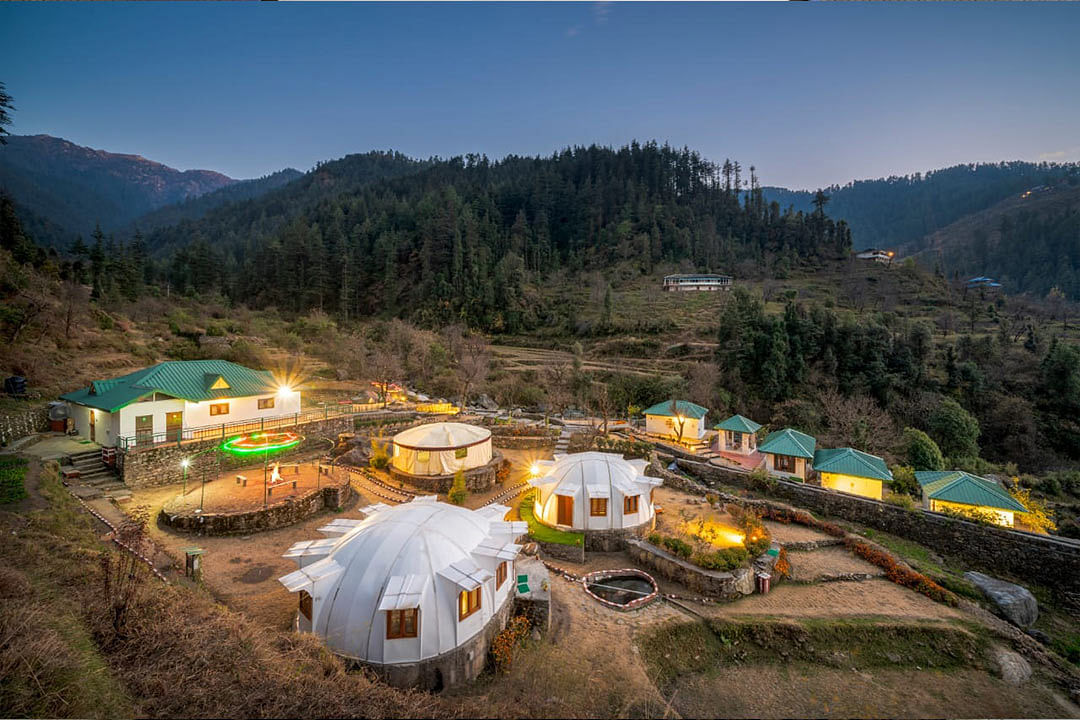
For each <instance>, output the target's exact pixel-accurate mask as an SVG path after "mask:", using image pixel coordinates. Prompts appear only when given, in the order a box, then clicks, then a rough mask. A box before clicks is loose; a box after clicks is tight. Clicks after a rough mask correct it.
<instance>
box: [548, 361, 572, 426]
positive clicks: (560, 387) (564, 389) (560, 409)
mask: <svg viewBox="0 0 1080 720" xmlns="http://www.w3.org/2000/svg"><path fill="white" fill-rule="evenodd" d="M571 375H572V370H571V368H570V366H569V365H567V364H566V363H554V364H552V365H548V366H547V367H546V368H544V375H543V378H542V380H541V383H542V384H543V387H544V393H545V395H547V404H546V407H547V410H548V413H549V414H550V413H551V412H556V413H558V414H560V415H561V414H562V413H564V412H565V411H566V408H567V407H568V406H569V405H570V403H571V401H572V400H573V391H572V390H571ZM544 422H545V424H546V423H547V418H546V417H545V418H544Z"/></svg>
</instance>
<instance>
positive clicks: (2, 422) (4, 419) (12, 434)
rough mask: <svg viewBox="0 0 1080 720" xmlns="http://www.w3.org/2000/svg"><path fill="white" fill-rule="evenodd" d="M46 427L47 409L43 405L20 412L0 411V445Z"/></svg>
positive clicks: (47, 425)
mask: <svg viewBox="0 0 1080 720" xmlns="http://www.w3.org/2000/svg"><path fill="white" fill-rule="evenodd" d="M48 427H49V411H48V408H47V407H46V406H44V405H43V406H41V407H36V408H31V409H29V410H23V411H21V412H5V413H0V445H7V444H8V443H10V442H12V441H14V440H18V439H19V438H22V437H26V436H27V435H32V434H34V433H36V432H41V431H43V430H46V429H48Z"/></svg>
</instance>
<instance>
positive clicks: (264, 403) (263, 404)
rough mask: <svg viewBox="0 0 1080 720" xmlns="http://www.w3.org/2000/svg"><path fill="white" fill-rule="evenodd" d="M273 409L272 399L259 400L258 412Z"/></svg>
mask: <svg viewBox="0 0 1080 720" xmlns="http://www.w3.org/2000/svg"><path fill="white" fill-rule="evenodd" d="M273 407H274V398H272V397H268V398H259V409H260V410H270V409H271V408H273Z"/></svg>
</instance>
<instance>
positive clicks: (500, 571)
mask: <svg viewBox="0 0 1080 720" xmlns="http://www.w3.org/2000/svg"><path fill="white" fill-rule="evenodd" d="M504 582H506V561H505V560H503V561H502V562H501V563H499V567H497V568H495V589H496V590H498V589H499V588H501V587H502V584H503V583H504Z"/></svg>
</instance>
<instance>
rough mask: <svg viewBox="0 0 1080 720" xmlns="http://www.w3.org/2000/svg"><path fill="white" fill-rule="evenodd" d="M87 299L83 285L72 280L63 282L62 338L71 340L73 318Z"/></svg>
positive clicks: (87, 295) (87, 294)
mask: <svg viewBox="0 0 1080 720" xmlns="http://www.w3.org/2000/svg"><path fill="white" fill-rule="evenodd" d="M89 299H90V294H89V293H88V292H87V291H86V288H85V287H84V286H83V285H80V284H79V283H77V282H75V281H74V280H67V281H65V282H64V285H63V288H62V291H61V300H62V301H63V304H64V338H66V339H67V340H70V339H71V328H72V325H74V324H75V318H76V317H77V316H78V314H79V312H80V311H81V310H82V309H83V308H84V307H85V306H86V303H87V302H88V301H89Z"/></svg>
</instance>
